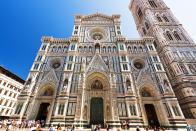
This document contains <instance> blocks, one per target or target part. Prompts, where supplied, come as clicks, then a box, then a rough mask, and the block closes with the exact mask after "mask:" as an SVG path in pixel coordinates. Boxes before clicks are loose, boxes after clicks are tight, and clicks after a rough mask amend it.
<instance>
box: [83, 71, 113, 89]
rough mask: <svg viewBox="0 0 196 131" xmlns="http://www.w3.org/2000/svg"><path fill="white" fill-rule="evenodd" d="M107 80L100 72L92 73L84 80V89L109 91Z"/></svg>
mask: <svg viewBox="0 0 196 131" xmlns="http://www.w3.org/2000/svg"><path fill="white" fill-rule="evenodd" d="M109 87H110V84H109V79H108V77H107V76H106V75H105V74H103V73H100V72H93V73H91V74H89V75H88V76H87V79H86V88H87V89H101V90H107V89H109Z"/></svg>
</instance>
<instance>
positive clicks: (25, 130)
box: [0, 128, 187, 131]
mask: <svg viewBox="0 0 196 131" xmlns="http://www.w3.org/2000/svg"><path fill="white" fill-rule="evenodd" d="M0 131H6V129H0ZM9 131H31V130H30V129H12V130H9ZM41 131H49V129H47V128H45V129H41ZM55 131H56V130H55ZM66 131H67V130H66ZM75 131H91V130H90V129H75ZM100 131H106V129H101V130H100ZM110 131H116V129H110ZM121 131H136V129H129V130H121ZM140 131H145V130H144V129H140ZM149 131H154V130H149ZM167 131H187V130H185V129H184V130H167Z"/></svg>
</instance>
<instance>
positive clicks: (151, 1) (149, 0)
mask: <svg viewBox="0 0 196 131" xmlns="http://www.w3.org/2000/svg"><path fill="white" fill-rule="evenodd" d="M148 2H149V4H150V6H151V7H152V8H157V5H156V3H155V1H154V0H148Z"/></svg>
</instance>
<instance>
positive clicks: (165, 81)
mask: <svg viewBox="0 0 196 131" xmlns="http://www.w3.org/2000/svg"><path fill="white" fill-rule="evenodd" d="M163 84H164V86H165V89H166V90H165V91H166V92H169V83H168V81H167V80H163Z"/></svg>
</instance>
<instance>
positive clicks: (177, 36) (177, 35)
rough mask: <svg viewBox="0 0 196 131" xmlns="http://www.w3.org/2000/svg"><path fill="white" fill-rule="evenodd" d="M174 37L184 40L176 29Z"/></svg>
mask: <svg viewBox="0 0 196 131" xmlns="http://www.w3.org/2000/svg"><path fill="white" fill-rule="evenodd" d="M174 37H175V38H176V40H182V39H181V37H180V35H179V34H178V32H177V31H174Z"/></svg>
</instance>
